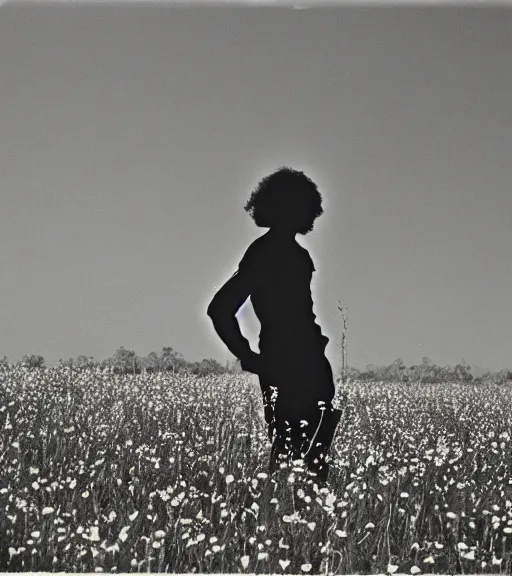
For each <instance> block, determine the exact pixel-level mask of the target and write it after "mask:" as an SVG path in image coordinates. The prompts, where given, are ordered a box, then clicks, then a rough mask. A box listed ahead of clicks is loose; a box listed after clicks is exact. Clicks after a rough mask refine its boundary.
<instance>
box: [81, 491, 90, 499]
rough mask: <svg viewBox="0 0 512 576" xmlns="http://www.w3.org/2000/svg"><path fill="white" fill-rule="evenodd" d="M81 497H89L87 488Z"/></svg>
mask: <svg viewBox="0 0 512 576" xmlns="http://www.w3.org/2000/svg"><path fill="white" fill-rule="evenodd" d="M82 498H89V490H86V491H85V492H82Z"/></svg>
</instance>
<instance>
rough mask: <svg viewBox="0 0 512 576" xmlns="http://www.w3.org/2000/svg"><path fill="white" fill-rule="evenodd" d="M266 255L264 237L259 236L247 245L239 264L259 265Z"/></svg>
mask: <svg viewBox="0 0 512 576" xmlns="http://www.w3.org/2000/svg"><path fill="white" fill-rule="evenodd" d="M267 254H268V243H267V242H266V241H265V240H264V236H260V237H259V238H256V239H255V240H253V242H251V244H249V246H248V247H247V249H246V250H245V252H244V254H243V256H242V260H241V263H243V264H250V265H251V266H254V265H260V264H261V263H264V262H265V261H266V259H267Z"/></svg>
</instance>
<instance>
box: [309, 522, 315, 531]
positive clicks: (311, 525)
mask: <svg viewBox="0 0 512 576" xmlns="http://www.w3.org/2000/svg"><path fill="white" fill-rule="evenodd" d="M308 528H309V529H310V530H311V532H313V530H314V529H315V528H316V522H308Z"/></svg>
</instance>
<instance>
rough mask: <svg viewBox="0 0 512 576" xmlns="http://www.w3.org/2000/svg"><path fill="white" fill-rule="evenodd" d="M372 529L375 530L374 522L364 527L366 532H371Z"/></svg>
mask: <svg viewBox="0 0 512 576" xmlns="http://www.w3.org/2000/svg"><path fill="white" fill-rule="evenodd" d="M371 528H375V524H373V523H372V522H368V524H367V525H366V526H365V527H364V529H365V530H370V529H371Z"/></svg>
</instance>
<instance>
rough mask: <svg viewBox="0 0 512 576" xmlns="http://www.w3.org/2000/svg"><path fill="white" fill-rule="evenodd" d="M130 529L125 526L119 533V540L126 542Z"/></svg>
mask: <svg viewBox="0 0 512 576" xmlns="http://www.w3.org/2000/svg"><path fill="white" fill-rule="evenodd" d="M129 529H130V527H129V526H123V527H122V528H121V532H119V540H121V542H124V541H125V540H126V539H127V538H128V530H129Z"/></svg>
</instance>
